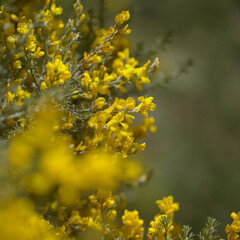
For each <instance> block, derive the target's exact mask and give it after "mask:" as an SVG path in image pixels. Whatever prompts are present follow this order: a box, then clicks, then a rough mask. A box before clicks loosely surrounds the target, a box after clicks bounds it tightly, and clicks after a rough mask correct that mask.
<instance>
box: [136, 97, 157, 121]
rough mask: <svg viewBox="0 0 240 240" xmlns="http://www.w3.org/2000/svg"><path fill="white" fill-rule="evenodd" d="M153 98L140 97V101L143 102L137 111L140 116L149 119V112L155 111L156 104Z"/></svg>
mask: <svg viewBox="0 0 240 240" xmlns="http://www.w3.org/2000/svg"><path fill="white" fill-rule="evenodd" d="M152 100H153V97H148V98H147V97H145V98H144V97H143V96H141V97H139V98H138V101H140V102H142V103H140V104H139V105H138V106H137V110H138V111H139V113H140V114H142V115H143V116H144V117H148V112H147V111H154V110H155V107H156V104H154V103H152Z"/></svg>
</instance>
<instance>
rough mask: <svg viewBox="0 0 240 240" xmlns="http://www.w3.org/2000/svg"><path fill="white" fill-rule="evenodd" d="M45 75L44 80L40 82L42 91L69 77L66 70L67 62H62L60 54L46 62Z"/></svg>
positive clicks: (61, 82)
mask: <svg viewBox="0 0 240 240" xmlns="http://www.w3.org/2000/svg"><path fill="white" fill-rule="evenodd" d="M46 66H47V75H45V76H44V80H45V81H44V82H43V83H42V84H41V87H42V89H43V91H46V90H47V88H48V87H51V86H57V87H59V85H60V84H63V83H64V82H65V81H66V80H67V79H69V78H71V72H70V71H69V70H68V64H64V63H63V61H62V58H61V56H57V57H56V58H55V59H54V60H53V62H48V63H47V65H46Z"/></svg>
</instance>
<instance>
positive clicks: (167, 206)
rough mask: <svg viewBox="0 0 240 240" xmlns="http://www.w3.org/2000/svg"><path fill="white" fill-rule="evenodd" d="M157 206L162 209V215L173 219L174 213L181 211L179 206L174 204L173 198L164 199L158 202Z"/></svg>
mask: <svg viewBox="0 0 240 240" xmlns="http://www.w3.org/2000/svg"><path fill="white" fill-rule="evenodd" d="M156 204H157V205H158V207H159V208H160V210H161V212H162V214H166V215H169V216H170V217H173V215H174V212H176V211H178V210H179V204H178V203H174V202H173V196H168V197H164V198H163V199H162V200H157V201H156Z"/></svg>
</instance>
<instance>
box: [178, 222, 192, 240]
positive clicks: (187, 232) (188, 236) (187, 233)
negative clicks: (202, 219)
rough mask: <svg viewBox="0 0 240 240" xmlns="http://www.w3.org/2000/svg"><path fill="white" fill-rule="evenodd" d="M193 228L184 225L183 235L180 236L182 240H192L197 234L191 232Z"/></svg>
mask: <svg viewBox="0 0 240 240" xmlns="http://www.w3.org/2000/svg"><path fill="white" fill-rule="evenodd" d="M191 230H192V228H191V227H189V226H188V225H183V227H182V235H179V237H180V239H181V240H192V239H193V237H194V236H195V234H193V233H192V232H191Z"/></svg>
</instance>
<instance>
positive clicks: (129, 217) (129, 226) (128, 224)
mask: <svg viewBox="0 0 240 240" xmlns="http://www.w3.org/2000/svg"><path fill="white" fill-rule="evenodd" d="M122 222H123V226H122V232H123V236H124V238H125V239H135V240H141V239H143V230H144V228H143V220H142V219H139V216H138V211H136V210H134V211H128V210H125V211H124V215H123V216H122Z"/></svg>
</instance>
